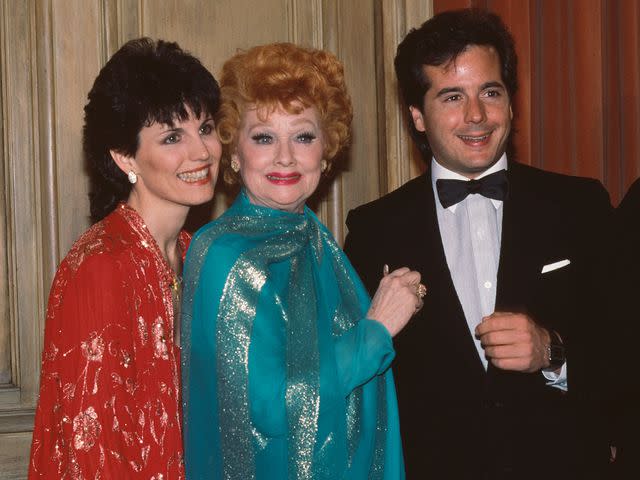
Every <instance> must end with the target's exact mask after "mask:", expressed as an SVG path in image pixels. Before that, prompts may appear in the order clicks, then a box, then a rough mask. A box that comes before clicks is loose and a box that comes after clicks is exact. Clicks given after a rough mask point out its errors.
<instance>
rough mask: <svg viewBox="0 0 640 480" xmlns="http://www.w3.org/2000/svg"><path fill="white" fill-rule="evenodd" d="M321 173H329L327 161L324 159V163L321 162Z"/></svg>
mask: <svg viewBox="0 0 640 480" xmlns="http://www.w3.org/2000/svg"><path fill="white" fill-rule="evenodd" d="M320 171H321V172H322V173H324V172H326V171H327V161H326V160H325V159H324V158H323V159H322V161H321V162H320Z"/></svg>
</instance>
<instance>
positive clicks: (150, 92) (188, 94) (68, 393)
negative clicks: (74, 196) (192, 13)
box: [29, 38, 221, 480]
mask: <svg viewBox="0 0 640 480" xmlns="http://www.w3.org/2000/svg"><path fill="white" fill-rule="evenodd" d="M88 99H89V101H88V103H87V105H86V107H85V126H84V149H85V156H86V159H87V162H88V166H89V170H90V172H91V176H92V182H93V185H92V187H93V188H92V192H91V197H90V198H91V214H92V217H93V219H94V220H96V221H97V223H95V224H94V225H93V226H92V227H91V228H90V229H89V230H88V231H87V232H85V233H84V234H83V235H82V236H81V237H80V238H79V239H78V240H77V241H76V243H75V244H74V245H73V247H72V248H71V250H70V251H69V253H68V254H67V256H66V257H65V259H64V260H63V261H62V263H61V264H60V267H59V268H58V271H57V274H56V276H55V279H54V282H53V285H52V287H51V293H50V296H49V305H48V309H47V318H46V327H45V339H44V351H43V354H42V375H41V379H40V399H39V402H38V407H37V410H36V421H35V429H34V434H33V443H32V448H31V461H30V465H29V478H69V479H81V478H86V479H89V478H91V479H94V478H95V479H97V478H102V479H125V478H126V479H129V478H144V479H147V480H148V479H156V480H158V479H162V478H165V479H170V478H183V477H184V466H183V464H184V462H183V455H182V438H181V436H182V435H181V411H180V400H179V398H180V390H179V378H180V368H179V362H180V355H179V347H178V341H179V325H178V318H179V315H178V312H179V311H178V307H179V302H180V292H181V271H182V262H183V258H184V254H185V252H186V249H187V247H188V244H189V241H190V235H189V234H188V233H187V232H185V231H184V230H182V226H183V224H184V222H185V219H186V217H187V213H188V211H189V208H190V207H191V206H194V205H199V204H202V203H205V202H207V201H209V200H211V198H212V197H213V189H214V185H215V181H216V177H217V173H218V164H219V160H220V155H221V146H220V141H219V140H218V136H217V133H216V131H215V128H214V127H215V126H214V122H213V115H214V114H215V113H216V112H217V110H218V106H219V88H218V85H217V83H216V81H215V79H214V78H213V76H212V75H211V74H210V73H209V72H208V71H207V70H206V69H205V68H204V67H203V66H202V64H201V63H200V62H199V61H198V59H196V58H195V57H193V56H192V55H190V54H188V53H186V52H184V51H183V50H181V49H180V47H179V46H178V45H177V44H175V43H169V42H164V41H161V40H159V41H157V42H155V41H152V40H149V39H146V38H142V39H137V40H132V41H130V42H128V43H126V44H125V45H124V46H123V47H122V48H120V50H118V52H116V53H115V54H114V55H113V57H111V59H110V60H109V61H108V62H107V64H106V65H105V66H104V68H103V69H102V70H101V71H100V74H99V75H98V77H97V78H96V80H95V83H94V85H93V88H92V89H91V91H90V92H89V97H88Z"/></svg>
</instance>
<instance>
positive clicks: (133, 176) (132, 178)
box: [127, 170, 138, 185]
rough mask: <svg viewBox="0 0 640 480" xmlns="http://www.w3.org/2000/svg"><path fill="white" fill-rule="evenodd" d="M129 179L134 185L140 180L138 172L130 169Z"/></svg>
mask: <svg viewBox="0 0 640 480" xmlns="http://www.w3.org/2000/svg"><path fill="white" fill-rule="evenodd" d="M127 179H128V180H129V183H130V184H131V185H134V184H135V183H136V182H137V181H138V175H136V172H134V171H133V170H129V173H127Z"/></svg>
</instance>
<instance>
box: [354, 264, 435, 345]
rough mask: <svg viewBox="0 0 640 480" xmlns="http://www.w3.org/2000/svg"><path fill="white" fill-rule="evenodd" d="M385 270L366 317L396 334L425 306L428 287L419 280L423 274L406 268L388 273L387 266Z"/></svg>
mask: <svg viewBox="0 0 640 480" xmlns="http://www.w3.org/2000/svg"><path fill="white" fill-rule="evenodd" d="M383 273H384V277H383V278H382V280H380V285H379V286H378V290H376V293H375V295H374V296H373V299H372V300H371V307H370V308H369V312H368V313H367V318H370V319H372V320H376V321H378V322H380V323H382V324H383V325H384V326H385V327H386V328H387V330H389V333H390V334H391V336H392V337H394V336H395V335H396V334H397V333H398V332H399V331H400V330H402V329H403V328H404V326H405V325H406V324H407V322H409V319H410V318H411V317H412V316H413V315H414V314H415V313H416V312H417V311H418V310H420V309H421V308H422V305H423V303H422V297H424V295H425V293H426V288H425V287H424V285H422V284H421V283H420V274H419V273H418V272H415V271H413V270H409V269H408V268H406V267H404V268H399V269H397V270H394V271H393V272H391V273H389V267H387V266H386V265H385V268H384V272H383Z"/></svg>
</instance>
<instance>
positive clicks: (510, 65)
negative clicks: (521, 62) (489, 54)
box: [395, 9, 518, 162]
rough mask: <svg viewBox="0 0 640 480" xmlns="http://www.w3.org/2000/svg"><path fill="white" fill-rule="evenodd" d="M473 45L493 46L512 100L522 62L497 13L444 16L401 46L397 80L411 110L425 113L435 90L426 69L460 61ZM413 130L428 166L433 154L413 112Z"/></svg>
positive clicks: (478, 11) (413, 32)
mask: <svg viewBox="0 0 640 480" xmlns="http://www.w3.org/2000/svg"><path fill="white" fill-rule="evenodd" d="M470 45H481V46H491V47H493V48H495V50H496V52H498V55H499V56H500V62H501V73H502V81H503V82H504V84H505V87H506V88H507V92H508V94H509V99H513V96H514V95H515V93H516V91H517V89H518V74H517V64H518V59H517V55H516V51H515V45H514V41H513V37H512V36H511V33H510V32H509V30H508V29H507V27H506V26H505V24H504V23H503V22H502V20H501V19H500V17H499V16H498V15H496V14H494V13H491V12H488V11H486V10H482V9H463V10H452V11H447V12H442V13H439V14H437V15H435V16H434V17H432V18H431V19H429V20H427V21H426V22H425V23H423V24H422V25H421V26H420V28H417V29H415V28H414V29H412V30H411V31H410V32H409V33H408V34H407V36H406V37H405V38H404V40H402V42H400V45H398V50H397V52H396V58H395V69H396V76H397V78H398V85H399V87H400V91H401V92H402V97H403V99H404V102H405V104H406V106H407V107H409V106H414V107H417V108H418V109H420V111H421V112H422V113H424V112H423V99H424V95H425V94H426V93H427V90H429V88H430V87H431V85H430V84H429V79H428V78H427V77H426V75H425V74H424V71H423V66H424V65H431V66H440V65H446V64H448V63H450V62H453V61H455V60H456V58H457V57H458V55H460V54H461V53H463V52H464V51H465V49H466V48H467V47H468V46H470ZM407 113H408V114H409V117H408V118H409V129H410V131H411V136H412V137H413V139H414V141H415V142H416V144H417V145H418V148H419V149H420V153H421V154H422V157H423V159H424V160H425V161H426V162H429V161H431V157H432V156H433V153H432V151H431V147H430V146H429V143H428V141H427V137H426V135H425V134H424V133H423V132H419V131H417V130H416V128H415V126H414V125H413V121H412V118H411V115H410V113H409V112H407Z"/></svg>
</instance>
